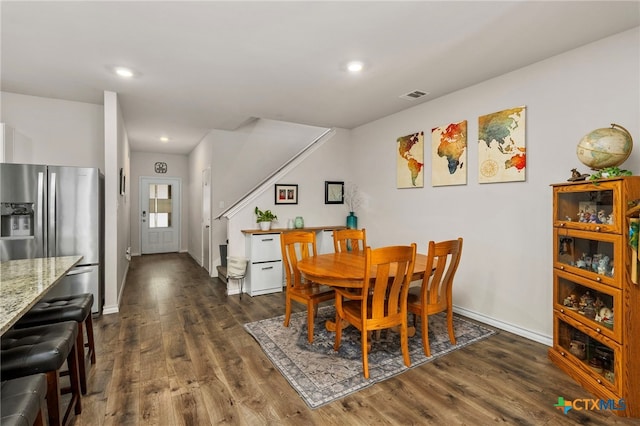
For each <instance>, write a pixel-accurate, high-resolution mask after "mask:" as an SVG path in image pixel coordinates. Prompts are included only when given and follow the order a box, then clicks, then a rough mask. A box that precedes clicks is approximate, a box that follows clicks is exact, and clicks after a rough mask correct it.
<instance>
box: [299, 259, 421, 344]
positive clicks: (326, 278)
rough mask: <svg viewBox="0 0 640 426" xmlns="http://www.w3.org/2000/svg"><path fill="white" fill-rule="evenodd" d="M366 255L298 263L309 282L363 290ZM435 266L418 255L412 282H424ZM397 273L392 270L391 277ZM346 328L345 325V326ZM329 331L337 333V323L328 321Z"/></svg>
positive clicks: (411, 331)
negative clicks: (425, 276)
mask: <svg viewBox="0 0 640 426" xmlns="http://www.w3.org/2000/svg"><path fill="white" fill-rule="evenodd" d="M364 264H365V257H364V253H362V252H361V253H360V254H355V253H350V252H338V253H327V254H319V255H317V256H309V257H307V258H305V259H301V260H300V261H298V270H299V271H300V273H301V274H302V276H304V277H305V278H306V279H307V280H309V281H313V282H315V283H318V284H323V285H326V286H329V287H341V288H354V289H357V288H362V281H363V280H364ZM432 268H433V266H431V267H429V268H427V256H426V255H424V254H420V253H416V261H415V264H414V267H413V275H412V277H411V281H418V280H420V281H422V279H423V278H424V275H425V273H426V271H427V269H429V273H431V271H432ZM394 275H395V272H394V271H393V269H392V270H391V276H394ZM375 276H376V270H375V267H373V269H372V270H371V278H375ZM343 326H344V324H343ZM326 327H327V330H329V331H335V322H333V321H327V324H326ZM414 333H415V330H410V332H409V335H410V336H411V335H413V334H414Z"/></svg>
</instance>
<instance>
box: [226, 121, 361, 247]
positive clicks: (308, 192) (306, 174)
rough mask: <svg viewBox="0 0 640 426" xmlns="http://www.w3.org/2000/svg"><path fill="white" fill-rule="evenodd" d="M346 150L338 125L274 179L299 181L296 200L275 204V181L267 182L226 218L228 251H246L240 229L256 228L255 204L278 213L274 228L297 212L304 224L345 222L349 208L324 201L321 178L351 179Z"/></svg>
mask: <svg viewBox="0 0 640 426" xmlns="http://www.w3.org/2000/svg"><path fill="white" fill-rule="evenodd" d="M348 150H349V131H348V130H344V129H337V130H336V134H335V135H334V136H333V137H331V138H330V139H328V140H327V141H326V142H324V144H323V145H322V146H320V147H319V148H318V149H317V150H316V151H315V152H314V153H313V154H312V155H311V156H310V157H308V158H306V159H304V160H302V161H301V162H300V163H299V164H298V165H296V166H295V167H294V168H292V170H291V171H290V172H288V174H287V175H286V177H283V178H281V179H279V180H278V181H277V183H280V184H295V185H298V204H275V188H274V185H267V186H266V187H265V188H264V191H263V192H262V193H261V194H259V195H258V196H257V197H256V198H255V199H254V200H253V201H252V202H251V203H250V204H248V205H247V206H246V207H245V208H244V209H242V210H240V211H239V212H238V213H237V214H236V215H234V216H233V217H232V218H230V219H229V221H228V234H229V255H230V256H244V255H245V240H244V235H243V234H242V233H241V232H240V231H242V230H246V229H258V225H257V223H256V216H255V214H254V209H255V207H256V206H257V207H259V208H260V210H271V211H272V212H273V213H274V214H275V215H277V216H278V221H277V222H274V223H273V224H272V226H273V228H286V227H287V220H288V219H294V218H295V217H297V216H302V218H303V219H304V225H305V227H318V226H336V225H345V223H346V217H347V215H348V213H349V212H348V211H347V208H346V206H345V205H344V204H325V203H324V182H325V181H344V182H347V181H349V180H350V177H351V175H350V173H351V172H352V171H351V168H350V165H351V164H352V162H351V159H350V158H349V156H348Z"/></svg>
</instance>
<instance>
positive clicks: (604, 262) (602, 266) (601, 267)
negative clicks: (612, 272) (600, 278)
mask: <svg viewBox="0 0 640 426" xmlns="http://www.w3.org/2000/svg"><path fill="white" fill-rule="evenodd" d="M608 266H609V256H603V257H602V258H600V260H599V261H598V273H599V274H600V275H605V274H606V273H607V267H608Z"/></svg>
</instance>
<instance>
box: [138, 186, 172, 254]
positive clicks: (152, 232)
mask: <svg viewBox="0 0 640 426" xmlns="http://www.w3.org/2000/svg"><path fill="white" fill-rule="evenodd" d="M180 186H181V181H180V179H178V178H155V177H141V178H140V247H141V252H142V254H150V253H169V252H177V251H179V250H180V208H181V207H180Z"/></svg>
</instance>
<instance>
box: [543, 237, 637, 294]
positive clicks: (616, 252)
mask: <svg viewBox="0 0 640 426" xmlns="http://www.w3.org/2000/svg"><path fill="white" fill-rule="evenodd" d="M553 236H554V238H553V253H554V254H553V261H554V266H555V267H556V268H557V269H560V270H563V271H567V272H571V273H573V274H576V275H580V276H583V277H585V278H588V279H590V280H594V281H596V282H599V283H603V284H607V285H611V286H615V287H618V288H620V287H621V285H622V279H620V275H624V269H623V267H622V257H623V247H622V243H623V238H621V237H620V236H619V235H615V234H602V233H598V232H586V231H577V230H571V229H563V228H554V230H553Z"/></svg>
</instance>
